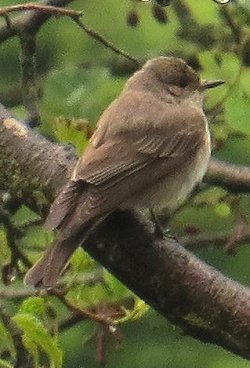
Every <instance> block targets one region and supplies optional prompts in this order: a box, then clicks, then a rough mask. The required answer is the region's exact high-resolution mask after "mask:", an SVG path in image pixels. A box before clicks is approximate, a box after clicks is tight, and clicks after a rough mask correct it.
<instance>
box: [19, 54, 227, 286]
mask: <svg viewBox="0 0 250 368" xmlns="http://www.w3.org/2000/svg"><path fill="white" fill-rule="evenodd" d="M223 83H224V81H221V80H214V81H207V80H202V79H201V78H200V76H199V74H198V73H197V72H196V71H195V70H194V69H193V68H191V67H190V66H189V65H188V64H187V63H186V62H185V61H184V60H183V59H180V58H176V57H164V56H160V57H157V58H153V59H151V60H148V61H147V62H146V63H145V64H144V65H143V66H142V68H141V69H140V70H138V71H136V72H135V73H134V74H133V75H132V76H131V77H130V78H129V79H128V81H127V82H126V84H125V86H124V88H123V90H122V91H121V93H120V95H119V96H118V97H117V98H116V99H115V100H114V101H113V102H112V103H111V104H110V105H109V106H108V107H107V108H106V110H105V111H104V112H103V113H102V115H101V116H100V118H99V121H98V123H97V127H96V130H95V132H94V134H93V136H92V137H91V139H90V142H89V145H88V147H87V148H86V150H85V151H84V152H83V154H82V156H81V157H80V158H79V160H78V162H77V164H76V166H75V168H74V170H73V173H72V176H71V178H70V180H69V181H68V182H67V183H66V184H65V186H64V187H63V188H62V189H61V191H60V192H59V194H58V196H57V197H56V199H55V201H54V203H53V204H52V206H51V209H50V212H49V214H48V217H47V219H46V221H45V226H46V227H48V228H50V229H56V230H57V235H56V237H55V240H54V241H53V242H52V244H51V245H50V246H49V247H48V248H47V249H46V251H45V252H44V255H43V256H42V258H41V259H39V260H38V261H37V263H35V264H34V266H33V267H32V268H31V269H30V270H29V271H28V272H27V274H26V276H25V280H24V281H25V283H26V284H28V285H32V286H34V287H39V288H52V287H54V286H55V284H56V282H57V281H58V279H59V277H60V276H61V274H62V273H63V271H64V270H65V267H66V265H67V264H68V262H69V259H70V257H71V256H72V254H73V253H74V251H75V250H76V249H77V247H78V246H79V245H80V244H81V243H82V240H83V238H84V236H85V234H86V232H87V231H88V229H89V228H90V227H91V226H93V224H94V223H95V222H96V221H99V220H100V219H102V218H103V217H104V216H106V215H107V214H109V213H111V212H113V211H115V210H117V209H134V208H138V209H144V208H148V209H152V210H156V211H158V210H159V211H161V210H163V209H164V212H165V213H167V214H168V215H169V216H171V214H172V213H174V212H175V211H176V209H178V208H179V206H180V205H182V204H183V202H185V200H186V199H187V198H188V197H189V195H190V193H191V192H192V190H193V189H194V187H195V186H196V185H197V184H198V183H200V182H201V181H202V179H203V176H204V175H205V173H206V170H207V167H208V163H209V159H210V156H211V142H210V133H209V128H208V121H207V118H206V116H205V113H204V111H203V97H204V92H205V91H206V90H207V89H209V88H214V87H217V86H219V85H221V84H223Z"/></svg>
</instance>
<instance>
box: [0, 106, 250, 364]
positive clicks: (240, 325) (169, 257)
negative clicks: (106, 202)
mask: <svg viewBox="0 0 250 368" xmlns="http://www.w3.org/2000/svg"><path fill="white" fill-rule="evenodd" d="M0 123H1V125H0V162H1V165H2V170H0V186H1V187H2V188H8V190H9V191H10V192H12V193H14V194H15V193H19V197H20V198H22V200H23V202H24V203H26V204H28V205H32V206H33V208H34V209H35V208H36V209H37V210H39V211H40V212H41V208H42V209H43V211H44V212H46V210H47V209H48V206H49V202H50V201H51V200H52V199H53V197H54V196H55V193H56V191H57V190H58V189H59V187H61V186H62V185H63V183H64V182H65V181H66V180H67V176H68V175H69V173H70V171H71V170H72V167H73V165H74V163H75V160H76V159H75V157H74V156H72V155H67V151H65V149H64V148H63V147H62V146H60V145H56V144H54V143H51V142H48V141H47V140H46V139H45V138H43V137H41V136H39V135H38V134H36V133H35V132H33V131H32V130H29V129H27V128H26V127H25V126H23V125H22V124H21V123H20V122H18V121H17V120H16V119H13V118H11V117H10V114H9V113H8V112H7V111H6V110H5V109H4V108H3V107H2V108H1V109H0ZM3 168H4V169H3ZM219 169H220V170H219ZM224 174H225V176H224ZM207 180H208V181H209V180H210V182H215V183H216V185H222V186H223V187H226V188H228V189H229V190H234V191H237V190H239V191H243V190H244V191H245V192H247V191H248V192H249V189H250V169H249V168H244V167H236V166H235V165H230V164H227V163H223V162H219V161H211V165H210V168H209V172H208V175H207ZM35 191H38V192H39V193H42V194H43V196H44V198H46V204H44V205H43V206H41V204H40V202H39V200H37V197H36V196H35V195H34V192H35ZM154 230H155V229H154V225H153V224H152V223H151V222H149V221H148V220H146V219H145V218H141V216H139V215H138V214H133V213H130V212H114V213H113V214H111V215H109V216H108V217H107V218H106V219H105V220H104V221H103V222H102V223H101V224H99V225H98V226H97V227H96V229H95V231H94V232H92V233H91V235H90V237H89V238H88V239H87V241H86V243H85V244H84V245H83V246H84V248H85V249H86V250H87V251H88V252H89V253H90V254H91V255H92V256H93V257H94V258H95V259H96V260H98V261H99V262H100V263H101V264H102V265H103V266H105V267H106V268H107V269H109V270H110V271H111V272H112V273H113V274H114V275H115V276H116V277H118V278H119V279H120V280H121V281H122V282H123V283H124V284H126V285H127V286H128V287H129V288H130V289H132V290H133V291H134V292H135V293H136V294H138V295H139V296H140V297H142V298H143V299H144V300H145V301H146V302H147V303H148V304H150V305H151V306H153V307H154V308H155V309H156V310H157V311H159V312H160V313H161V314H163V315H164V316H165V317H167V318H168V319H169V320H170V321H172V322H173V323H174V324H176V325H178V326H180V327H181V328H182V329H183V330H184V331H185V332H186V333H187V334H189V335H191V336H194V337H195V338H198V339H200V340H201V341H206V342H212V343H216V344H218V345H220V346H223V347H225V348H227V349H228V350H230V351H233V352H235V353H237V354H239V355H241V356H243V357H245V358H248V359H250V349H249V346H250V323H249V320H250V290H249V289H248V288H246V287H243V286H242V285H240V284H239V283H236V282H234V281H232V280H230V279H229V278H227V277H225V276H223V275H222V274H221V273H220V272H218V271H217V270H215V269H214V268H212V267H209V266H208V265H206V264H205V263H204V262H202V261H201V260H199V259H198V258H197V257H195V256H194V255H193V254H192V253H190V252H188V251H187V250H185V249H184V248H183V247H182V246H181V245H180V244H178V243H177V242H176V241H174V240H171V239H168V240H166V239H165V240H163V239H159V238H157V237H156V235H155V231H154Z"/></svg>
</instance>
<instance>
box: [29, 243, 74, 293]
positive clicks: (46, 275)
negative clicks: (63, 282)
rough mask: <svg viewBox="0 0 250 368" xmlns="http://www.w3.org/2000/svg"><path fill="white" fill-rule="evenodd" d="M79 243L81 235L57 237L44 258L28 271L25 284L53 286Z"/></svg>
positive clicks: (42, 286) (41, 286)
mask: <svg viewBox="0 0 250 368" xmlns="http://www.w3.org/2000/svg"><path fill="white" fill-rule="evenodd" d="M79 243H80V239H79V237H70V238H68V239H63V240H62V239H60V237H59V239H56V240H55V241H54V242H53V243H52V245H51V246H50V247H49V248H48V249H47V250H46V251H45V253H44V255H43V256H42V258H41V259H40V260H38V261H37V262H36V263H35V264H34V266H33V267H32V268H31V269H30V270H29V271H28V272H27V274H26V276H25V279H24V282H25V284H27V285H32V286H34V287H39V288H51V287H53V286H54V285H55V283H56V282H57V280H58V278H59V277H60V275H61V274H62V272H63V271H64V269H65V267H66V265H67V263H68V261H69V259H70V257H71V256H72V254H73V253H74V251H75V250H76V248H77V247H78V245H79Z"/></svg>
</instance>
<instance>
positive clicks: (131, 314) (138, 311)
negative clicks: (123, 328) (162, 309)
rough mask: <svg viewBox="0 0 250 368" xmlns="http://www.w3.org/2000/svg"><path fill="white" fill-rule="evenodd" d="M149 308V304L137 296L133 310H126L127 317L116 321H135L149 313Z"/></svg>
mask: <svg viewBox="0 0 250 368" xmlns="http://www.w3.org/2000/svg"><path fill="white" fill-rule="evenodd" d="M148 310H149V306H148V305H147V304H146V303H145V302H144V301H143V300H141V299H140V298H137V297H135V304H134V308H133V309H132V310H126V315H125V317H122V318H120V319H118V320H116V322H117V323H123V322H127V321H134V320H136V319H139V318H141V317H142V316H144V314H145V313H147V312H148Z"/></svg>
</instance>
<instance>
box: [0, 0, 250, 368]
mask: <svg viewBox="0 0 250 368" xmlns="http://www.w3.org/2000/svg"><path fill="white" fill-rule="evenodd" d="M17 3H21V1H20V2H18V1H10V0H1V6H7V5H11V4H17ZM22 3H23V1H22ZM160 5H166V6H160ZM70 8H73V9H76V10H82V11H83V16H82V22H83V23H84V24H86V25H87V26H88V27H91V28H92V29H93V30H95V31H96V32H98V33H99V34H101V35H102V36H103V37H105V38H106V39H107V40H109V41H110V42H112V43H113V44H114V45H115V46H116V47H118V48H119V49H122V50H124V51H125V52H126V53H128V54H129V55H131V56H132V57H134V58H136V59H138V60H139V61H140V62H143V61H146V60H147V59H149V58H152V57H155V56H159V55H166V56H179V57H182V58H184V59H185V60H187V61H188V62H189V64H190V65H191V66H193V67H194V68H195V69H197V70H198V71H199V72H200V74H201V76H202V78H204V79H224V80H225V81H226V83H225V85H224V86H222V87H221V88H219V89H216V90H214V91H209V92H208V93H207V96H206V100H205V110H206V113H207V115H208V117H209V120H210V123H211V124H210V127H211V132H212V134H213V147H214V150H213V156H215V157H217V158H219V159H223V160H227V161H229V162H232V163H237V164H243V165H250V124H249V111H250V2H249V1H248V0H245V1H244V0H242V1H240V0H238V1H233V0H232V1H230V2H229V4H226V5H220V4H217V3H216V2H215V1H213V0H203V1H197V0H185V1H184V0H182V1H180V0H176V1H175V0H172V1H164V0H161V1H158V2H157V1H152V2H150V1H149V2H146V1H145V2H142V1H136V0H103V1H97V0H76V1H74V2H73V3H72V4H70ZM0 22H1V23H0V24H2V23H3V22H4V19H2V20H0ZM19 58H20V44H19V40H18V39H17V38H12V39H10V40H8V41H6V42H4V43H2V44H1V45H0V102H1V103H3V104H4V105H5V106H6V107H7V108H9V109H11V111H12V112H13V113H14V114H15V115H16V116H18V117H19V118H20V119H25V118H26V110H25V108H24V106H23V102H22V93H21V86H20V65H19V61H20V59H19ZM134 70H135V64H134V63H133V62H132V61H130V60H128V59H126V58H125V57H123V56H121V55H117V54H115V53H114V52H113V51H112V50H111V49H109V48H107V47H105V46H104V45H102V44H100V43H98V42H97V41H96V40H94V39H93V38H92V37H90V36H89V35H87V34H86V33H85V32H84V31H83V30H82V29H81V28H80V27H78V26H77V25H76V24H75V23H74V22H73V21H72V20H71V19H70V18H60V17H58V18H55V17H53V18H51V19H50V20H49V21H48V22H46V23H45V24H44V25H43V26H42V28H41V30H40V32H39V34H38V37H37V85H38V88H39V95H40V100H39V112H40V115H41V122H42V123H41V125H40V126H39V127H37V128H36V129H37V130H38V131H39V132H40V133H42V134H44V135H45V136H47V137H49V138H50V139H52V140H56V141H59V142H61V143H71V144H73V145H74V146H75V147H76V149H77V152H78V153H80V152H81V151H82V150H83V149H84V148H85V147H86V144H87V142H88V139H89V136H90V135H91V132H92V131H93V129H94V127H95V124H96V122H97V120H98V117H99V116H100V114H101V112H102V111H103V110H104V109H105V108H106V107H107V106H108V104H109V103H110V102H111V101H112V100H113V99H114V98H115V97H116V96H117V95H118V94H119V92H120V91H121V89H122V88H123V85H124V83H125V82H126V80H127V79H128V77H129V76H130V75H131V74H132V73H133V72H134ZM249 218H250V196H249V195H240V196H239V195H233V194H231V193H228V192H227V191H225V190H224V189H222V188H217V187H207V186H204V187H202V188H201V190H200V191H199V192H198V194H196V195H195V196H194V197H193V198H192V199H191V200H190V201H189V202H188V203H187V204H186V205H185V207H184V208H182V209H181V210H180V211H179V212H178V213H177V214H176V216H175V217H174V218H173V219H172V222H171V232H172V233H174V234H175V235H176V236H177V237H179V238H182V237H185V240H186V241H187V243H189V242H190V243H192V238H193V239H197V237H199V235H201V234H202V235H204V234H205V237H206V238H207V239H208V241H207V243H206V244H205V245H204V246H203V247H202V249H200V248H199V245H197V247H195V249H193V251H194V252H195V253H196V254H197V255H198V256H200V257H201V258H202V259H204V260H206V261H207V262H208V263H209V264H211V265H213V266H214V267H216V268H217V269H219V270H220V271H221V272H223V273H224V274H226V275H227V276H229V277H232V278H233V279H235V280H237V281H239V282H241V283H243V284H244V285H250V272H249V257H250V247H249V245H250V244H249V243H250V242H249V243H248V242H247V241H246V242H245V243H246V244H241V245H240V247H237V244H235V243H234V241H233V240H232V236H231V235H232V234H234V231H236V230H237V229H239V227H240V226H241V228H242V229H243V230H242V231H246V232H247V231H249V225H248V223H249ZM37 219H39V216H38V215H37V214H35V213H33V212H32V211H31V210H30V209H28V208H26V207H24V206H22V207H21V208H20V209H19V210H18V211H17V212H16V213H15V214H14V215H13V217H12V221H13V223H14V224H15V226H17V227H22V226H24V224H26V223H27V222H29V221H30V222H32V221H31V220H34V221H35V220H37ZM224 235H225V240H224V242H223V241H222V242H216V241H214V242H212V241H209V239H210V238H211V239H217V238H218V239H219V238H220V239H221V237H223V236H224ZM230 236H231V238H230ZM0 237H1V239H2V243H3V244H4V246H3V247H2V250H1V254H0V265H1V267H2V268H4V266H6V264H7V263H8V261H9V257H10V251H9V249H8V241H7V240H6V229H5V227H4V226H2V227H1V228H0ZM51 237H52V235H51V234H49V233H47V232H45V230H43V228H42V227H41V225H40V224H31V225H30V226H26V227H25V232H24V235H23V236H22V237H21V238H19V239H18V240H17V242H18V244H19V245H20V246H22V247H23V249H24V251H25V252H26V254H28V256H29V258H30V259H31V260H35V259H37V257H38V256H39V255H40V254H41V251H42V249H44V248H45V246H46V245H47V244H48V243H49V242H50V241H51ZM209 244H210V245H209ZM216 245H217V246H216ZM79 269H80V270H81V272H82V273H84V272H88V273H93V272H97V271H98V272H99V271H100V266H99V265H97V264H96V263H95V262H94V261H93V260H91V259H89V257H88V256H87V255H86V254H84V253H83V252H81V251H79V253H78V254H77V255H76V256H75V257H74V259H73V261H72V270H71V271H72V272H71V276H69V278H70V280H69V281H68V282H72V279H73V278H74V277H75V275H76V273H77V272H78V273H79V272H80V271H79ZM21 271H24V269H22V267H21ZM101 272H102V282H100V281H98V284H95V283H94V284H93V285H82V286H79V285H78V286H74V287H73V288H72V289H71V292H70V293H69V295H68V298H69V299H70V300H71V301H73V302H74V303H76V304H78V305H80V306H82V307H86V306H90V305H93V304H97V303H99V302H105V301H108V302H109V301H114V302H116V301H119V300H121V299H123V298H131V297H132V298H134V296H133V295H132V294H131V292H129V291H128V290H127V289H126V288H125V287H124V286H123V285H121V284H120V283H119V282H118V281H117V280H115V279H114V278H113V277H112V276H111V275H110V274H108V273H107V272H106V271H101ZM103 280H104V281H103ZM1 287H2V288H4V287H8V285H7V286H6V285H4V283H2V284H1ZM11 287H12V288H13V287H16V288H17V289H18V288H19V287H20V288H22V283H21V280H19V279H18V278H17V279H16V280H15V281H14V283H12V284H11ZM25 303H26V304H25ZM32 303H33V304H32ZM36 303H37V300H35V299H32V298H31V301H30V304H31V305H32V306H33V307H32V308H33V309H32V308H27V304H28V303H27V300H19V301H16V300H8V301H6V305H7V307H8V310H9V311H10V312H11V313H12V314H13V315H15V314H16V315H17V316H18V314H19V313H21V312H20V311H25V313H31V314H32V316H34V318H37V319H38V320H39V321H42V320H43V318H41V315H42V314H41V313H40V312H37V311H36V310H35V311H34V305H35V306H36V305H37V304H36ZM43 303H47V304H46V305H48V303H49V305H50V307H51V308H52V310H53V311H54V310H56V313H57V314H58V316H59V317H60V318H61V317H62V318H64V317H65V316H66V315H67V312H66V311H65V310H64V308H63V307H62V306H61V305H57V304H58V303H57V302H56V301H54V300H53V299H48V298H47V299H46V300H45V301H43ZM134 311H136V316H134V315H133V312H134ZM39 313H40V314H39ZM42 313H45V312H42ZM46 313H47V312H46ZM17 320H18V317H17ZM26 333H28V332H27V331H26ZM101 333H102V331H100V326H99V327H98V326H97V325H96V323H94V322H91V321H82V322H81V323H78V324H75V325H74V326H73V327H71V328H65V329H62V332H61V333H60V335H59V341H58V342H57V343H58V349H59V350H60V351H63V361H64V363H63V366H64V367H66V368H69V367H70V368H85V367H88V368H91V367H98V366H99V363H98V362H97V360H98V359H99V361H100V360H102V359H100V355H101V357H103V356H104V355H105V354H106V367H109V368H113V367H116V368H119V367H127V366H133V367H144V368H153V367H156V366H157V367H158V368H168V367H169V368H170V367H175V368H178V367H181V368H183V367H185V368H189V367H190V368H191V367H192V368H196V367H197V368H198V367H201V366H202V367H205V368H210V367H211V368H222V367H223V368H224V367H227V368H236V367H237V368H244V367H247V366H249V362H247V361H245V360H244V359H242V358H239V357H237V356H234V355H233V354H231V353H228V352H227V351H225V350H223V349H221V348H219V347H216V346H212V345H208V344H207V345H206V344H204V343H201V342H199V341H195V340H194V339H192V338H190V337H188V336H184V335H183V333H182V332H181V331H180V330H179V329H178V328H174V327H173V326H172V325H170V324H169V323H168V322H167V321H166V320H165V319H164V318H163V317H161V316H159V315H158V314H157V313H156V312H154V311H153V310H151V309H150V310H148V308H147V307H146V306H145V305H141V304H140V302H139V301H138V300H137V302H136V303H135V304H134V307H133V308H132V309H131V310H130V312H128V315H127V318H126V320H125V321H122V322H121V324H120V325H119V336H117V334H113V336H112V334H110V333H108V332H105V331H104V332H103V334H104V335H105V337H104V338H100V334H101ZM104 340H105V341H104ZM100 341H101V342H100ZM103 344H105V349H104V347H103V346H104V345H103ZM43 348H44V349H45V351H46V352H47V353H48V351H47V350H46V348H45V347H43ZM0 351H1V349H0ZM100 351H101V352H100ZM104 351H105V353H104ZM51 354H52V356H53V353H51ZM44 366H47V365H44Z"/></svg>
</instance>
